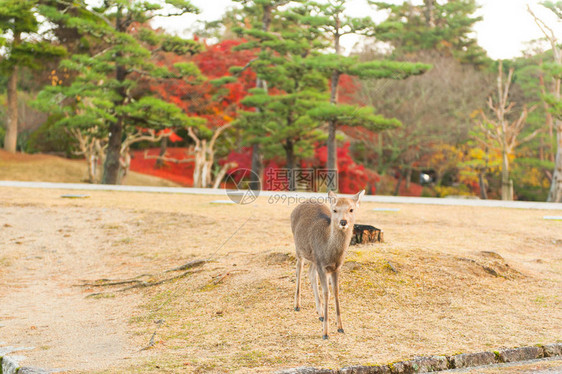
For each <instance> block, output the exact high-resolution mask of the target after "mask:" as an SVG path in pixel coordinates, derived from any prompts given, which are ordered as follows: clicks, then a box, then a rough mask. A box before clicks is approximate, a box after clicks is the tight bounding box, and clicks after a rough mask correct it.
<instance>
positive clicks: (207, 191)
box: [0, 181, 562, 210]
mask: <svg viewBox="0 0 562 374" xmlns="http://www.w3.org/2000/svg"><path fill="white" fill-rule="evenodd" d="M0 187H22V188H48V189H67V190H82V191H85V190H90V191H128V192H155V193H177V194H195V195H215V196H220V197H221V198H228V196H227V194H226V190H224V189H211V188H186V187H148V186H115V185H104V184H86V183H47V182H16V181H0ZM259 195H260V196H265V197H271V198H284V199H288V198H294V199H300V198H310V197H324V196H325V194H324V193H313V192H287V191H260V194H259ZM363 201H369V202H376V203H385V204H427V205H462V206H486V207H501V208H516V209H544V210H562V203H546V202H535V201H502V200H480V199H462V198H432V197H408V196H383V195H367V196H365V197H364V198H363Z"/></svg>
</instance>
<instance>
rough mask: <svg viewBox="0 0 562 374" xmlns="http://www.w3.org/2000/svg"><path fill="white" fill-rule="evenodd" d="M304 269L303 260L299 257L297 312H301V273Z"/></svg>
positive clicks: (296, 294)
mask: <svg viewBox="0 0 562 374" xmlns="http://www.w3.org/2000/svg"><path fill="white" fill-rule="evenodd" d="M302 267H303V259H302V258H300V257H298V256H297V269H296V273H297V282H296V283H297V289H296V291H295V310H296V311H297V312H298V311H299V310H301V273H302Z"/></svg>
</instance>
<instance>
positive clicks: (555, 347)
mask: <svg viewBox="0 0 562 374" xmlns="http://www.w3.org/2000/svg"><path fill="white" fill-rule="evenodd" d="M542 349H543V352H544V357H554V356H562V343H554V344H546V345H544V346H543V347H542Z"/></svg>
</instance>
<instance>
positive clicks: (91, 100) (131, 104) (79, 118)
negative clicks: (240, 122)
mask: <svg viewBox="0 0 562 374" xmlns="http://www.w3.org/2000/svg"><path fill="white" fill-rule="evenodd" d="M68 7H69V8H70V9H74V10H78V11H80V12H81V13H83V14H86V15H88V16H87V17H84V16H81V17H74V16H73V15H72V14H71V13H70V12H69V13H70V14H69V13H58V17H59V19H58V21H59V22H61V23H64V24H66V25H69V26H72V27H75V28H76V29H77V30H79V32H80V33H82V34H83V35H84V38H87V39H88V40H89V41H90V42H91V43H94V44H95V45H96V48H92V49H93V50H94V53H93V54H92V55H84V54H76V55H73V56H72V57H71V58H70V59H68V60H65V61H63V63H62V64H61V66H62V67H64V68H67V69H69V70H72V71H75V72H76V74H77V77H76V79H75V80H74V81H73V82H72V84H70V85H68V86H56V87H50V88H48V89H46V90H44V91H43V92H42V93H41V95H40V98H39V105H40V106H42V107H44V108H45V109H50V110H55V109H56V107H57V106H60V105H62V109H61V111H62V114H63V119H62V120H61V121H59V123H60V124H61V125H66V126H71V127H78V128H81V129H86V130H88V131H90V132H91V133H92V132H93V133H95V135H97V136H102V137H103V136H107V137H108V143H107V152H106V157H105V162H104V172H103V178H102V183H104V184H116V183H119V173H120V167H121V166H120V155H121V151H122V149H121V148H122V144H123V141H124V138H125V137H126V136H127V134H132V133H134V132H136V131H137V129H138V128H153V129H157V128H162V127H167V126H200V125H201V124H202V123H203V122H204V120H202V119H200V118H190V117H187V116H185V115H184V114H183V113H182V112H181V110H180V108H178V107H177V106H175V105H174V104H170V103H166V102H165V101H163V100H160V99H157V98H155V97H153V96H152V94H151V93H150V92H149V91H148V90H142V89H139V87H138V84H137V82H138V81H139V80H140V79H171V78H178V79H179V78H181V77H183V78H186V77H187V78H189V77H198V76H199V75H200V74H199V70H198V69H197V67H196V66H195V65H194V64H193V63H178V64H176V65H175V66H174V69H168V68H165V67H159V66H157V65H156V64H154V63H153V62H152V61H151V58H152V56H153V54H154V53H156V52H170V53H175V54H178V55H182V54H187V53H191V54H193V53H196V52H198V51H199V50H200V49H201V45H200V44H199V43H197V42H195V41H193V40H185V39H182V38H179V37H177V36H170V35H167V34H161V33H156V32H154V31H153V30H152V29H150V28H148V27H143V26H142V25H143V24H145V23H147V22H148V21H150V20H151V19H152V18H154V17H156V16H166V17H173V16H179V15H182V14H185V13H196V12H198V10H197V8H195V7H194V6H193V5H192V4H191V3H190V2H189V1H188V0H165V2H164V3H149V2H144V1H127V2H123V1H120V0H106V1H104V2H103V3H102V4H101V5H99V6H98V7H92V6H90V5H88V4H86V3H85V2H81V1H80V2H74V3H69V4H68ZM54 17H55V15H53V18H54ZM92 129H93V130H92Z"/></svg>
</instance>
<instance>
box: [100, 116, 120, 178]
mask: <svg viewBox="0 0 562 374" xmlns="http://www.w3.org/2000/svg"><path fill="white" fill-rule="evenodd" d="M122 136H123V123H122V119H121V118H118V119H117V121H116V122H114V123H112V124H111V125H110V126H109V141H108V143H107V153H106V156H105V163H104V165H103V178H102V180H101V183H102V184H117V183H118V182H119V169H120V167H121V165H120V162H119V159H120V157H121V144H122V140H121V138H122Z"/></svg>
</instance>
